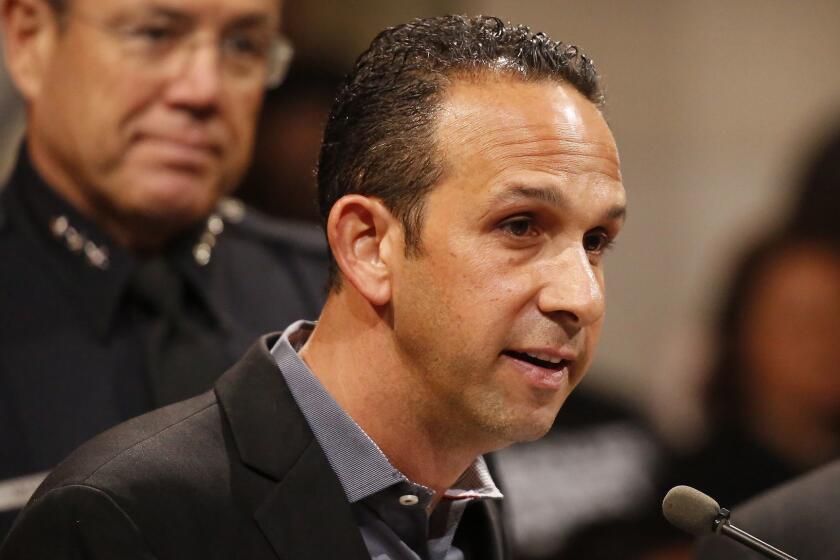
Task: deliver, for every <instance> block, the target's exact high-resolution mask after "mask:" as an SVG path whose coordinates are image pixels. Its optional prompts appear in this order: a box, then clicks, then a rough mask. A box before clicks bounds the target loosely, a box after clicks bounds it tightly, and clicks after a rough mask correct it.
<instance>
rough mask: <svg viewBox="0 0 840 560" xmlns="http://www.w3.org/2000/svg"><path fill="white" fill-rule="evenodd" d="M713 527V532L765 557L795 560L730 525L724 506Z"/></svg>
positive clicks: (777, 559)
mask: <svg viewBox="0 0 840 560" xmlns="http://www.w3.org/2000/svg"><path fill="white" fill-rule="evenodd" d="M713 528H714V532H715V533H718V534H720V535H726V536H727V537H729V538H731V539H734V540H736V541H738V542H739V543H741V544H743V545H745V546H747V547H749V548H751V549H753V550H755V551H756V552H759V553H761V554H763V555H764V556H766V557H767V558H774V559H776V560H796V558H794V557H793V556H791V555H790V554H787V553H785V552H783V551H781V550H779V549H778V548H776V547H775V546H770V545H769V544H767V543H766V542H764V541H762V540H759V539H757V538H755V537H754V536H752V535H750V534H749V533H747V532H746V531H742V530H741V529H739V528H738V527H736V526H734V525H732V524H731V523H730V522H729V510H728V509H726V508H720V513H719V514H718V515H717V517H716V518H715V520H714V522H713Z"/></svg>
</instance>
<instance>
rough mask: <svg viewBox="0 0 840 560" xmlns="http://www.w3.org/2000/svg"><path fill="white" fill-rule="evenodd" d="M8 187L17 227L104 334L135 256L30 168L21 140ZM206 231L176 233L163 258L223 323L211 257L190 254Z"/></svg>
mask: <svg viewBox="0 0 840 560" xmlns="http://www.w3.org/2000/svg"><path fill="white" fill-rule="evenodd" d="M8 189H9V191H10V192H9V193H8V194H9V198H10V199H11V200H12V201H16V202H18V203H19V205H20V206H21V208H20V209H18V210H19V211H17V212H10V214H16V216H14V218H15V221H16V222H17V223H18V225H19V226H20V227H21V228H23V229H25V230H27V233H29V234H30V236H32V237H34V238H35V239H36V241H37V242H38V243H39V244H41V245H42V246H43V247H44V248H45V249H46V251H47V253H48V254H49V255H50V257H51V260H53V261H54V262H55V264H56V265H57V266H58V270H57V280H58V281H60V282H63V283H64V284H65V285H66V286H67V287H68V289H69V291H70V292H71V293H73V294H74V295H75V296H76V299H77V302H78V304H79V306H80V308H81V311H82V312H83V313H84V314H85V315H86V316H88V317H89V319H90V322H91V324H92V325H93V327H94V329H95V332H96V333H97V335H98V336H100V337H101V338H103V339H105V338H107V336H108V333H109V332H110V331H111V329H112V325H113V322H114V320H115V318H116V316H117V314H118V311H119V307H120V305H121V304H122V301H123V296H124V294H125V290H126V288H127V286H128V283H129V281H130V279H131V276H132V274H133V273H134V271H135V270H136V268H137V266H138V264H139V262H138V259H137V258H136V257H134V256H133V255H131V254H130V253H129V252H128V251H126V250H125V249H124V248H123V247H122V246H120V245H119V244H117V243H115V242H114V241H113V240H112V239H111V238H110V236H108V235H107V234H106V233H105V232H104V231H102V230H101V229H100V228H99V227H98V226H97V225H96V224H94V223H93V222H92V221H90V220H89V219H87V218H86V217H85V216H83V215H82V214H81V213H80V212H79V211H78V210H76V209H75V208H74V207H73V206H72V205H71V204H69V203H68V202H67V201H66V200H64V199H63V198H62V197H61V196H60V195H59V194H58V193H57V192H56V191H55V190H53V188H52V187H50V186H49V185H48V184H47V182H46V181H45V180H44V179H43V177H41V175H40V174H39V173H38V171H37V170H36V169H35V167H34V166H33V164H32V161H31V159H30V157H29V153H28V151H27V149H26V143H25V141H24V143H23V144H22V146H21V148H20V151H19V154H18V158H17V164H16V166H15V169H14V171H13V173H12V175H11V178H10V180H9V183H8ZM12 203H14V202H12ZM9 218H12V216H9ZM207 230H208V227H206V226H205V224H201V226H199V227H196V228H194V229H193V230H191V231H189V232H187V233H186V234H184V235H182V236H180V237H179V238H178V239H176V240H175V241H174V242H173V243H171V244H170V246H169V248H168V249H167V250H166V251H165V257H166V258H167V260H168V261H169V262H170V263H171V264H172V265H173V267H174V268H175V269H176V270H178V272H179V273H181V274H182V276H183V277H184V278H185V280H186V283H187V285H188V286H190V287H191V288H193V289H194V290H195V292H196V294H197V295H198V296H199V298H198V299H199V300H200V301H201V302H202V303H203V304H204V306H205V307H206V308H207V310H208V312H209V314H210V315H211V317H213V318H214V319H215V320H217V321H221V319H222V315H221V314H220V313H218V312H217V310H216V309H215V306H214V304H213V302H212V299H211V297H210V275H211V272H212V269H213V260H212V259H208V262H204V263H203V264H199V263H198V260H199V259H198V258H197V256H196V255H195V254H194V253H195V252H196V248H197V247H199V246H200V245H201V243H202V241H201V240H202V239H203V238H206V234H207ZM213 241H214V242H215V239H214V240H213Z"/></svg>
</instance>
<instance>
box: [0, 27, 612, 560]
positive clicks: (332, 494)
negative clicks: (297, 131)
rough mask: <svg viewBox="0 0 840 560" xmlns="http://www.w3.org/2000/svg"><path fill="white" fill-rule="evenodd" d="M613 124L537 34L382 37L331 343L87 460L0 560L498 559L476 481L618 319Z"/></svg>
mask: <svg viewBox="0 0 840 560" xmlns="http://www.w3.org/2000/svg"><path fill="white" fill-rule="evenodd" d="M600 103H601V93H600V89H599V86H598V82H597V77H596V74H595V70H594V67H593V65H592V63H591V61H590V59H589V58H587V57H586V56H585V55H583V54H582V53H581V52H580V51H579V50H578V49H577V48H575V47H571V46H566V45H563V44H561V43H557V42H555V41H552V40H550V39H549V38H547V37H546V36H545V35H543V34H532V33H531V32H530V31H529V30H528V29H527V28H525V27H511V26H505V25H503V24H502V22H500V21H499V20H497V19H495V18H488V17H478V18H466V17H458V16H446V17H437V18H431V19H426V20H417V21H413V22H411V23H409V24H406V25H402V26H398V27H395V28H392V29H388V30H386V31H384V32H383V33H381V34H380V35H379V36H378V37H377V38H376V39H375V40H374V42H373V44H372V45H371V47H370V49H369V50H368V51H367V52H365V53H364V54H363V55H362V56H361V57H360V58H359V60H358V61H357V64H356V66H355V68H354V70H353V71H352V72H351V74H350V75H349V76H348V77H347V78H346V80H345V82H344V84H343V86H342V88H341V90H340V92H339V95H338V97H337V100H336V102H335V105H334V107H333V110H332V113H331V116H330V119H329V122H328V125H327V129H326V132H325V136H324V143H323V147H322V152H321V159H320V167H319V177H318V182H319V196H320V203H321V209H322V214H323V219H324V225H325V228H326V232H327V238H328V240H329V244H330V249H331V253H332V257H333V259H334V260H333V264H334V267H333V274H332V279H331V287H330V292H329V295H328V298H327V303H326V305H325V308H324V310H323V312H322V314H321V316H320V319H319V321H318V323H317V325H314V324H311V323H305V322H297V323H294V324H292V325H291V326H289V327H288V328H286V330H285V331H284V332H283V333H282V334H277V335H268V336H265V337H263V338H261V339H260V340H259V341H258V342H257V343H256V344H255V345H254V346H253V347H252V348H251V349H250V350H249V351H248V353H247V354H246V355H245V356H244V357H243V358H242V359H241V360H240V361H239V362H238V363H237V364H236V365H235V366H234V367H233V368H232V369H231V370H229V371H228V372H227V373H226V374H225V375H224V376H223V377H222V378H221V379H220V380H219V381H218V382H217V383H216V386H215V389H214V391H211V392H208V393H206V394H204V395H202V396H199V397H197V398H194V399H191V400H188V401H185V402H182V403H179V404H176V405H173V406H170V407H167V408H164V409H162V410H159V411H157V412H153V413H151V414H148V415H145V416H142V417H140V418H137V419H134V420H132V421H129V422H128V423H126V424H123V425H122V426H120V427H118V428H116V429H114V430H111V431H109V432H107V433H105V434H103V435H102V436H100V437H98V438H96V439H94V440H93V441H91V442H89V443H88V444H86V445H85V446H83V447H82V448H80V449H79V450H78V451H77V452H76V453H74V454H73V455H72V456H71V457H70V458H69V459H68V460H67V461H65V462H64V463H63V464H62V465H61V466H60V467H59V468H58V469H57V470H56V471H55V472H54V473H53V474H52V475H51V476H50V478H49V479H48V480H47V481H46V482H45V484H44V485H43V486H42V488H41V489H40V490H39V491H38V492H37V493H36V494H35V496H34V497H33V499H32V501H31V502H30V503H29V505H28V506H27V508H26V509H25V510H24V512H23V513H22V515H21V517H20V518H19V519H18V521H17V522H16V525H15V527H14V528H13V530H12V533H11V534H10V536H9V539H8V540H7V541H6V543H5V545H4V548H3V549H2V551H0V557H2V559H3V560H10V559H17V558H27V559H36V558H70V557H76V556H78V555H82V556H83V557H86V558H146V559H147V558H161V559H163V558H202V559H206V558H220V559H221V558H234V557H236V558H266V559H268V558H307V559H317V558H323V559H327V558H359V559H361V558H377V559H397V558H434V559H447V560H452V559H456V558H475V559H479V558H480V559H492V558H503V557H504V546H503V539H502V535H501V532H500V528H499V523H498V515H497V510H496V507H497V506H496V501H497V500H498V499H499V498H501V494H500V493H499V491H498V490H497V488H496V487H495V485H494V484H493V481H492V479H491V478H490V476H489V475H488V473H487V470H486V468H485V465H484V462H483V460H482V459H481V455H482V454H483V453H486V452H488V451H492V450H494V449H499V448H501V447H503V446H506V445H508V444H510V443H512V442H516V441H523V440H530V439H534V438H537V437H539V436H540V435H542V434H543V433H545V432H546V431H547V430H548V429H549V427H550V426H551V425H552V422H553V421H554V417H555V415H556V414H557V411H558V410H559V408H560V406H561V405H562V403H563V401H564V400H565V398H566V397H567V396H568V394H569V393H570V392H571V390H572V389H573V388H574V387H575V386H576V385H577V383H578V382H579V381H580V380H581V378H582V377H583V375H584V373H585V371H586V368H587V366H588V365H589V363H590V361H591V359H592V355H593V352H594V350H595V346H596V343H597V341H598V336H599V333H600V330H601V325H602V321H603V318H604V257H605V251H606V250H607V248H608V247H609V245H610V243H611V241H612V240H613V239H614V238H615V236H616V235H617V234H618V231H619V229H620V228H621V225H622V222H623V218H624V214H625V195H624V188H623V186H622V183H621V176H620V172H619V162H618V155H617V151H616V147H615V142H614V140H613V137H612V134H611V133H610V130H609V128H608V127H607V124H606V122H605V120H604V118H603V116H602V115H601V113H600V111H599V104H600Z"/></svg>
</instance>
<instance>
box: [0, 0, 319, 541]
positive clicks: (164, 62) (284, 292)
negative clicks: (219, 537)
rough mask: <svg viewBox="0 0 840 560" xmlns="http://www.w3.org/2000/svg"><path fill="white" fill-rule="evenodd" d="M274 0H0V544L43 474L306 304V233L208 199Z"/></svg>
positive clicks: (220, 195)
mask: <svg viewBox="0 0 840 560" xmlns="http://www.w3.org/2000/svg"><path fill="white" fill-rule="evenodd" d="M280 14H281V6H280V3H279V2H278V0H154V1H153V0H133V1H131V2H125V1H124V0H2V22H3V27H4V28H3V41H4V43H5V44H4V46H5V55H6V63H7V67H8V69H9V73H10V75H11V77H12V80H13V82H14V83H15V85H16V87H17V89H18V90H19V92H20V93H21V95H22V97H23V98H24V100H25V102H26V115H27V131H26V137H25V140H24V142H23V144H22V146H21V148H20V152H19V156H18V161H17V164H16V167H15V169H14V171H13V173H12V176H11V179H10V180H9V182H8V184H7V185H6V187H5V188H4V189H3V191H2V195H1V196H2V198H1V199H0V263H2V264H0V538H2V536H3V534H5V532H6V531H7V530H8V527H9V525H10V524H11V520H12V519H13V517H14V513H15V510H16V509H18V508H19V507H21V506H22V505H23V503H25V500H26V498H27V497H28V495H29V492H30V489H34V487H35V486H37V483H38V482H39V481H40V479H41V478H42V477H43V474H44V473H45V472H46V471H49V470H50V469H51V468H52V467H54V466H55V465H56V463H58V462H59V461H60V460H61V459H62V458H63V457H64V456H65V455H66V454H67V453H68V452H69V451H71V450H72V449H73V448H74V447H76V446H77V445H79V444H80V443H81V442H82V441H84V440H86V439H88V438H90V437H91V436H93V435H95V434H96V433H98V432H101V431H103V430H105V429H107V428H109V427H110V426H112V425H114V424H117V423H119V422H121V421H123V420H125V419H127V418H129V417H133V416H136V415H138V414H140V413H143V412H145V411H147V410H150V409H152V408H156V407H159V406H162V405H165V404H168V403H170V402H174V401H177V400H180V399H183V398H185V397H189V396H191V395H194V394H198V393H199V392H201V391H204V390H206V389H208V388H209V387H210V386H211V384H212V382H213V381H214V379H215V378H216V377H217V376H218V375H219V374H221V373H222V372H223V371H224V370H225V369H226V368H227V367H228V366H229V365H230V364H231V363H232V362H233V361H234V360H235V359H236V358H237V357H238V356H239V355H240V354H241V353H242V351H243V350H244V349H245V348H246V347H247V346H248V345H249V344H250V343H251V342H252V341H253V339H255V338H256V337H257V336H258V335H259V334H260V333H263V332H266V331H270V330H273V329H276V328H277V327H280V326H282V325H285V324H287V323H289V322H290V321H292V320H294V319H297V318H299V317H310V318H314V317H316V316H317V314H318V311H319V309H320V305H321V301H322V297H323V288H322V285H323V280H324V278H325V274H324V270H325V264H326V260H325V256H324V247H323V243H322V236H321V234H320V232H318V231H317V230H316V231H311V230H308V229H304V228H303V227H302V226H299V225H291V224H284V223H278V222H274V221H272V220H270V219H268V218H266V217H264V216H259V215H257V214H255V213H254V212H253V211H252V210H250V209H247V208H245V207H244V206H243V205H242V204H241V203H238V202H236V201H234V200H232V199H228V198H225V197H226V195H228V194H229V193H230V192H231V191H232V190H233V189H234V187H235V186H236V184H237V182H238V181H239V179H240V177H241V175H242V174H243V172H244V171H245V168H246V166H247V165H248V163H249V160H250V157H251V152H252V144H253V136H254V128H255V123H256V120H257V114H258V111H259V107H260V103H261V100H262V97H263V92H264V90H265V88H266V85H268V86H273V85H276V84H277V83H278V82H279V81H280V80H281V79H282V76H283V74H284V71H285V67H286V65H287V63H288V58H289V55H290V48H289V47H288V45H287V43H285V42H284V40H283V38H282V37H281V35H280V34H279V25H280Z"/></svg>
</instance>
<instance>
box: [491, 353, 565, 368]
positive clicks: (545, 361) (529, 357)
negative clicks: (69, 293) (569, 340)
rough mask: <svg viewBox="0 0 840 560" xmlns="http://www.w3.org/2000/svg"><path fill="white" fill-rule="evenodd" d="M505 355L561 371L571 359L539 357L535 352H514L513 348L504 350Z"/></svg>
mask: <svg viewBox="0 0 840 560" xmlns="http://www.w3.org/2000/svg"><path fill="white" fill-rule="evenodd" d="M502 354H504V355H505V356H509V357H511V358H513V359H515V360H520V361H523V362H528V363H529V364H533V365H535V366H537V367H541V368H545V369H551V370H555V371H559V370H561V369H563V368H564V367H566V366H568V365H569V363H570V362H569V360H562V359H552V358H548V357H547V356H541V357H537V356H535V355H533V354H528V353H526V352H514V351H513V350H505V351H504V352H502Z"/></svg>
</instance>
